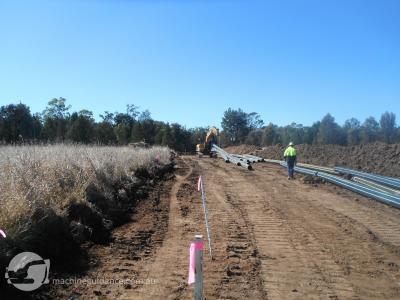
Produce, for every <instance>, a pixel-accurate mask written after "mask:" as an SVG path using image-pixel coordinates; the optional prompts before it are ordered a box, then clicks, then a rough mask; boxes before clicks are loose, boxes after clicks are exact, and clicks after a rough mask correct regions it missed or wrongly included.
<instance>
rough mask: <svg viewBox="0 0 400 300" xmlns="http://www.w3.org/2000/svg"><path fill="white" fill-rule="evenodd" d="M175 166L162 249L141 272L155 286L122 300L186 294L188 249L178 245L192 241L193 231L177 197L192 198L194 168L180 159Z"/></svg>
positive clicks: (147, 287) (141, 288) (185, 208)
mask: <svg viewBox="0 0 400 300" xmlns="http://www.w3.org/2000/svg"><path fill="white" fill-rule="evenodd" d="M178 159H179V158H178ZM178 166H179V169H180V171H179V174H177V176H176V177H177V180H176V182H175V184H174V185H173V187H172V189H171V199H170V207H169V216H168V231H167V234H166V236H165V239H164V241H163V244H162V246H161V248H160V249H159V250H158V251H157V253H156V254H155V255H154V257H153V258H152V259H151V260H150V261H149V262H148V264H147V265H145V266H143V268H142V270H141V276H143V277H145V278H152V279H154V281H155V283H156V284H154V285H142V286H140V287H139V288H138V289H136V290H134V291H128V292H126V293H125V294H124V295H123V296H122V298H124V299H180V298H181V297H182V295H183V294H184V292H185V289H186V284H185V281H186V278H187V267H188V255H187V253H188V247H185V246H183V245H182V244H181V243H182V242H183V241H187V242H189V241H190V240H191V239H192V237H190V238H189V232H191V231H192V230H191V229H190V228H189V227H190V224H189V222H188V221H187V220H185V216H187V215H188V210H189V206H188V205H186V204H185V205H184V206H182V205H181V203H180V200H179V197H182V195H181V196H180V194H181V193H186V194H184V196H188V197H191V195H190V194H191V192H190V191H191V189H190V186H189V185H188V183H187V182H186V181H187V179H188V178H189V177H190V176H193V168H192V165H191V164H187V163H186V162H184V160H181V159H179V162H178ZM192 190H193V188H192ZM188 191H189V192H188ZM186 200H188V199H186Z"/></svg>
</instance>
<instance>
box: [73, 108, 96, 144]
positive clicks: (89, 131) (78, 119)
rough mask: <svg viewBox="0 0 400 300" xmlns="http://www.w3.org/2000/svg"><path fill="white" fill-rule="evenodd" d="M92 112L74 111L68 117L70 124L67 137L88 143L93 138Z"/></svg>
mask: <svg viewBox="0 0 400 300" xmlns="http://www.w3.org/2000/svg"><path fill="white" fill-rule="evenodd" d="M92 116H93V113H92V112H91V111H88V110H81V111H80V112H79V113H76V112H74V113H73V114H72V115H71V117H70V124H69V126H68V131H67V135H66V137H67V139H68V140H71V141H74V142H77V143H84V144H88V143H90V142H92V141H93V140H94V119H93V117H92Z"/></svg>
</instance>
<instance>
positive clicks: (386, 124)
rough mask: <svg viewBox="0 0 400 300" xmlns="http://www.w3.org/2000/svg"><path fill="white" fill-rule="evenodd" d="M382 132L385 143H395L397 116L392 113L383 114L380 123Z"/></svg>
mask: <svg viewBox="0 0 400 300" xmlns="http://www.w3.org/2000/svg"><path fill="white" fill-rule="evenodd" d="M379 123H380V125H381V130H382V136H383V141H384V142H385V143H388V144H390V143H393V141H394V139H395V133H396V115H395V114H394V113H392V112H388V111H387V112H385V113H383V114H382V116H381V119H380V121H379Z"/></svg>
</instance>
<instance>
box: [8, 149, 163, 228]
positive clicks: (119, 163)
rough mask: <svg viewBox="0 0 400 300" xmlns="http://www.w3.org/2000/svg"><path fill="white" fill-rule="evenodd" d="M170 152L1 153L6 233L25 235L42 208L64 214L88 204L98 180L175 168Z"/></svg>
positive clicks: (28, 151)
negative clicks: (90, 187) (142, 169)
mask: <svg viewBox="0 0 400 300" xmlns="http://www.w3.org/2000/svg"><path fill="white" fill-rule="evenodd" d="M169 158H170V152H169V149H168V148H165V147H153V148H150V149H133V148H130V147H98V146H74V145H54V146H22V147H20V146H4V147H0V228H1V229H3V230H5V231H7V233H8V234H11V235H12V234H13V233H14V234H15V233H17V232H19V231H20V230H22V229H23V227H24V225H25V222H26V219H27V216H29V215H30V214H31V213H32V212H33V211H34V209H36V208H38V207H43V206H44V207H49V206H50V207H52V208H53V209H54V210H55V211H58V213H60V214H62V212H63V210H64V208H65V207H66V206H67V205H68V203H69V202H70V201H71V199H76V200H82V201H83V200H84V198H85V189H86V187H87V186H88V184H89V183H91V182H95V183H96V181H97V180H98V176H96V174H103V176H107V178H109V179H110V180H111V181H112V182H113V181H115V180H118V179H119V178H122V177H126V176H128V177H129V176H132V171H134V170H135V169H137V168H138V167H145V168H149V167H151V166H152V165H154V164H155V163H157V161H158V162H159V163H160V164H166V163H168V162H169Z"/></svg>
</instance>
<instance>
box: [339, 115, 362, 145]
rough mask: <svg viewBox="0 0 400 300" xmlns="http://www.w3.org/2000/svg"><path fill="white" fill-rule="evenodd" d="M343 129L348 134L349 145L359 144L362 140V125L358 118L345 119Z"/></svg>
mask: <svg viewBox="0 0 400 300" xmlns="http://www.w3.org/2000/svg"><path fill="white" fill-rule="evenodd" d="M343 130H344V132H345V134H346V136H347V145H358V144H360V141H361V125H360V121H358V120H357V119H356V118H350V119H348V120H346V121H345V123H344V127H343Z"/></svg>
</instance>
